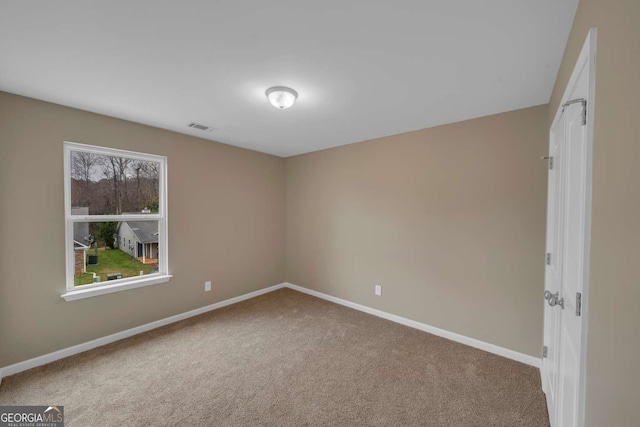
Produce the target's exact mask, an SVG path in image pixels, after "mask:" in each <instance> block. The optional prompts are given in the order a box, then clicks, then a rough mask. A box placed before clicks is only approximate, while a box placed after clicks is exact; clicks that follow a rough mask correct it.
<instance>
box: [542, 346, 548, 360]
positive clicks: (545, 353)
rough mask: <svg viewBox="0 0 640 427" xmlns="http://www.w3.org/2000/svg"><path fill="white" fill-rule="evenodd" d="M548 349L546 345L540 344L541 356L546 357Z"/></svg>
mask: <svg viewBox="0 0 640 427" xmlns="http://www.w3.org/2000/svg"><path fill="white" fill-rule="evenodd" d="M548 351H549V349H548V348H547V346H546V345H543V346H542V357H547V352H548Z"/></svg>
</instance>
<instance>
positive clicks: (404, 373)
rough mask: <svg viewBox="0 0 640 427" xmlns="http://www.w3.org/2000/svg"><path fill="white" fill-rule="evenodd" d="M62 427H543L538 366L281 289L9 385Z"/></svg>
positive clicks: (3, 401)
mask: <svg viewBox="0 0 640 427" xmlns="http://www.w3.org/2000/svg"><path fill="white" fill-rule="evenodd" d="M15 404H20V405H64V410H65V418H66V425H67V426H71V427H73V426H92V427H93V426H96V427H101V426H170V425H171V426H173V425H180V426H321V425H322V426H359V425H379V426H404V425H406V426H527V427H535V426H548V422H547V412H546V406H545V401H544V395H543V393H542V391H541V388H540V379H539V373H538V371H537V370H536V369H534V368H532V367H530V366H526V365H523V364H521V363H518V362H514V361H512V360H508V359H504V358H502V357H499V356H495V355H493V354H489V353H486V352H483V351H480V350H477V349H474V348H471V347H467V346H464V345H461V344H457V343H455V342H452V341H448V340H446V339H443V338H439V337H436V336H434V335H430V334H427V333H424V332H421V331H418V330H415V329H411V328H408V327H405V326H402V325H398V324H395V323H392V322H389V321H387V320H383V319H380V318H377V317H374V316H371V315H368V314H365V313H361V312H358V311H355V310H352V309H349V308H346V307H342V306H339V305H336V304H333V303H330V302H327V301H324V300H321V299H317V298H314V297H311V296H308V295H305V294H301V293H299V292H295V291H292V290H289V289H281V290H278V291H275V292H272V293H269V294H266V295H262V296H260V297H257V298H254V299H251V300H248V301H244V302H241V303H238V304H235V305H233V306H229V307H226V308H223V309H220V310H216V311H213V312H210V313H207V314H203V315H201V316H197V317H194V318H191V319H188V320H185V321H182V322H179V323H174V324H172V325H168V326H165V327H163V328H159V329H156V330H153V331H150V332H147V333H144V334H141V335H137V336H135V337H131V338H128V339H125V340H122V341H119V342H116V343H113V344H109V345H106V346H104V347H100V348H97V349H94V350H91V351H88V352H85V353H82V354H79V355H76V356H72V357H69V358H66V359H63V360H59V361H57V362H54V363H51V364H49V365H46V366H42V367H39V368H34V369H31V370H29V371H26V372H23V373H20V374H17V375H13V376H10V377H7V378H5V379H4V380H3V381H2V385H1V386H0V405H15Z"/></svg>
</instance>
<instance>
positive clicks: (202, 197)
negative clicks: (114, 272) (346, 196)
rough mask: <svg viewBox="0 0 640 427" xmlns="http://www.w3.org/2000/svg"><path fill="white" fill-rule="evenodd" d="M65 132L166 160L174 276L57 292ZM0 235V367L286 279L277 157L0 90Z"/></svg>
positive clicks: (61, 285)
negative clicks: (74, 297) (118, 288)
mask: <svg viewBox="0 0 640 427" xmlns="http://www.w3.org/2000/svg"><path fill="white" fill-rule="evenodd" d="M64 140H68V141H74V142H82V143H87V144H95V145H102V146H107V147H115V148H123V149H128V150H134V151H142V152H147V153H153V154H160V155H165V156H167V157H168V178H169V179H168V181H169V185H168V188H169V199H168V200H169V270H170V273H172V274H173V275H174V277H173V279H172V280H171V281H170V282H169V283H166V284H161V285H155V286H149V287H145V288H140V289H135V290H129V291H125V292H118V293H114V294H110V295H104V296H99V297H95V298H89V299H84V300H79V301H72V302H65V301H64V300H63V299H62V298H60V294H62V293H63V292H64V290H65V271H64V264H65V261H64V211H63V170H62V168H63V166H62V142H63V141H64ZM0 236H2V244H1V245H0V366H7V365H10V364H13V363H16V362H19V361H23V360H26V359H29V358H31V357H34V356H40V355H42V354H45V353H48V352H51V351H55V350H59V349H61V348H65V347H69V346H72V345H75V344H79V343H82V342H85V341H89V340H92V339H95V338H98V337H102V336H105V335H109V334H111V333H114V332H118V331H122V330H125V329H128V328H131V327H134V326H138V325H141V324H144V323H147V322H151V321H154V320H158V319H161V318H164V317H167V316H170V315H174V314H178V313H182V312H185V311H188V310H190V309H194V308H197V307H201V306H204V305H208V304H212V303H214V302H216V301H220V300H223V299H227V298H230V297H233V296H237V295H241V294H244V293H247V292H250V291H254V290H257V289H262V288H264V287H266V286H269V285H274V284H277V283H281V282H283V281H284V256H283V254H284V159H281V158H278V157H274V156H269V155H265V154H260V153H256V152H252V151H248V150H243V149H240V148H235V147H231V146H228V145H223V144H218V143H214V142H211V141H206V140H202V139H199V138H193V137H189V136H185V135H180V134H176V133H173V132H168V131H164V130H160V129H156V128H151V127H147V126H143V125H139V124H134V123H131V122H127V121H123V120H118V119H113V118H109V117H105V116H101V115H97V114H92V113H88V112H84V111H80V110H75V109H71V108H67V107H62V106H58V105H54V104H49V103H45V102H41V101H36V100H33V99H28V98H23V97H20V96H15V95H10V94H7V93H3V92H0ZM205 280H212V281H213V290H212V292H207V293H205V292H204V281H205Z"/></svg>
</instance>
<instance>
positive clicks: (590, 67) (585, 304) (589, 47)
mask: <svg viewBox="0 0 640 427" xmlns="http://www.w3.org/2000/svg"><path fill="white" fill-rule="evenodd" d="M596 45H597V28H596V27H593V28H591V29H589V32H588V33H587V38H586V40H585V42H584V45H583V47H582V50H581V52H580V55H579V56H578V60H577V61H576V65H575V66H574V69H573V72H572V74H571V78H570V79H569V82H568V84H567V86H566V88H565V91H564V94H563V96H562V99H561V101H560V104H559V105H558V109H557V110H556V113H555V116H554V119H553V122H552V124H551V127H550V128H549V142H550V143H551V137H552V132H551V131H552V129H554V128H555V127H556V125H557V124H558V121H559V120H560V118H561V116H562V111H563V104H565V102H567V101H569V100H570V99H569V97H570V96H571V94H572V91H573V89H574V87H575V85H576V83H577V81H578V78H579V77H580V71H581V70H582V69H585V71H586V72H587V73H588V81H589V82H588V90H587V94H586V101H587V104H586V109H587V113H586V117H587V124H586V127H587V128H586V134H587V137H586V139H587V140H586V144H587V150H586V151H587V153H586V154H587V159H586V162H587V168H586V188H585V200H584V204H583V206H584V209H585V210H584V218H585V228H584V230H585V236H584V248H583V262H582V265H583V276H582V277H583V284H582V307H581V308H582V310H581V317H582V328H581V334H582V336H581V340H580V350H579V351H580V371H579V372H580V378H579V383H578V384H579V386H578V409H577V412H578V420H577V421H578V425H579V426H583V425H584V421H585V420H584V415H585V382H586V353H587V352H586V349H587V336H588V334H587V328H588V316H589V260H590V248H591V209H592V176H593V136H594V135H593V131H594V118H595V77H596ZM585 64H586V67H585ZM547 221H548V218H547ZM545 279H546V274H545ZM545 289H547V283H545ZM543 304H546V301H544V302H543ZM543 330H545V329H544V328H543ZM546 340H547V337H544V342H545V343H546V342H547V341H546ZM544 366H545V365H544V363H542V364H541V369H540V375H541V381H542V388H543V390H544V391H545V393H546V392H547V383H546V382H545V378H546V375H544V374H543V369H544ZM556 403H557V402H556ZM554 416H555V414H551V413H549V422H550V424H551V427H555V425H554V422H555V419H554Z"/></svg>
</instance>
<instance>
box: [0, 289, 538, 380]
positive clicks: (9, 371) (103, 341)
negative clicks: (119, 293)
mask: <svg viewBox="0 0 640 427" xmlns="http://www.w3.org/2000/svg"><path fill="white" fill-rule="evenodd" d="M282 288H289V289H293V290H294V291H298V292H302V293H305V294H308V295H311V296H314V297H317V298H321V299H324V300H327V301H330V302H333V303H336V304H340V305H343V306H345V307H349V308H352V309H355V310H358V311H362V312H365V313H368V314H372V315H374V316H377V317H381V318H383V319H386V320H390V321H392V322H396V323H400V324H401V325H405V326H409V327H410V328H415V329H418V330H421V331H424V332H428V333H430V334H433V335H437V336H439V337H442V338H446V339H449V340H451V341H455V342H459V343H461V344H465V345H468V346H470V347H474V348H477V349H480V350H483V351H487V352H489V353H493V354H497V355H498V356H502V357H506V358H507V359H512V360H515V361H517V362H521V363H524V364H526V365H530V366H533V367H536V368H540V359H538V358H537V357H533V356H529V355H527V354H523V353H519V352H517V351H513V350H509V349H507V348H504V347H499V346H497V345H494V344H489V343H486V342H484V341H480V340H477V339H474V338H469V337H466V336H464V335H460V334H456V333H453V332H449V331H445V330H444V329H440V328H436V327H434V326H430V325H426V324H424V323H420V322H416V321H415V320H410V319H406V318H404V317H400V316H396V315H395V314H390V313H386V312H384V311H381V310H377V309H374V308H370V307H367V306H364V305H360V304H356V303H353V302H350V301H347V300H344V299H342V298H336V297H333V296H331V295H327V294H323V293H322V292H317V291H313V290H311V289H307V288H303V287H301V286H298V285H294V284H292V283H287V282H284V283H280V284H278V285H274V286H270V287H268V288H264V289H260V290H258V291H254V292H250V293H248V294H244V295H240V296H237V297H234V298H229V299H227V300H224V301H220V302H217V303H215V304H211V305H207V306H205V307H201V308H197V309H195V310H191V311H187V312H186V313H182V314H177V315H175V316H171V317H167V318H164V319H161V320H157V321H155V322H151V323H147V324H145V325H142V326H137V327H135V328H131V329H127V330H126V331H122V332H117V333H115V334H111V335H108V336H106V337H102V338H98V339H95V340H93V341H89V342H86V343H82V344H78V345H75V346H73V347H68V348H65V349H62V350H58V351H54V352H53V353H49V354H45V355H43V356H38V357H34V358H33V359H29V360H25V361H24V362H18V363H15V364H13V365H9V366H5V367H4V368H1V369H0V382H2V378H3V377H6V376H9V375H14V374H17V373H19V372H23V371H26V370H27V369H31V368H35V367H37V366H41V365H45V364H47V363H51V362H55V361H56V360H59V359H63V358H65V357H69V356H73V355H74V354H78V353H82V352H84V351H88V350H91V349H93V348H96V347H101V346H103V345H107V344H110V343H112V342H116V341H119V340H122V339H125V338H128V337H131V336H133V335H137V334H140V333H143V332H147V331H150V330H152V329H156V328H159V327H161V326H165V325H168V324H171V323H174V322H179V321H180V320H184V319H188V318H190V317H193V316H197V315H199V314H203V313H207V312H209V311H213V310H216V309H218V308H222V307H226V306H228V305H231V304H235V303H238V302H240V301H244V300H248V299H251V298H255V297H257V296H260V295H263V294H266V293H269V292H273V291H275V290H278V289H282Z"/></svg>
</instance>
